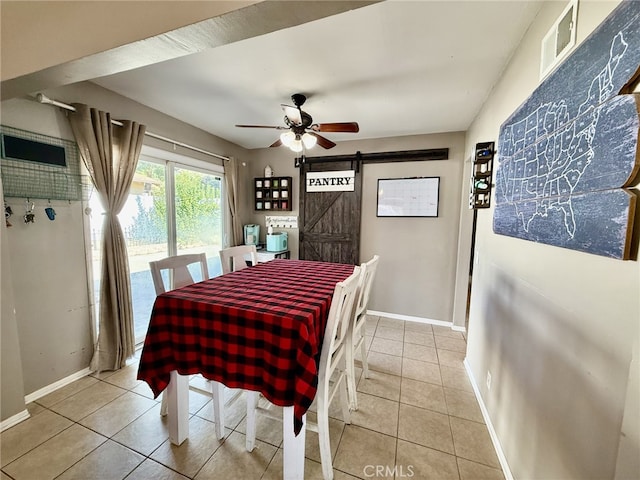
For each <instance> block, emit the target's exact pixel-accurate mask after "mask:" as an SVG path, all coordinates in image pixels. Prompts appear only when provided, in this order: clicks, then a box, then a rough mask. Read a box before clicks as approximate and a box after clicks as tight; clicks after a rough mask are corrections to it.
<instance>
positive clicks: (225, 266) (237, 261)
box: [220, 245, 258, 275]
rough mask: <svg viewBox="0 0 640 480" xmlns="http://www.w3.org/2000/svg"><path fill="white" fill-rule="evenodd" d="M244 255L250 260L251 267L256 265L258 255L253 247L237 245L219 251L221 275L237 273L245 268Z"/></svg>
mask: <svg viewBox="0 0 640 480" xmlns="http://www.w3.org/2000/svg"><path fill="white" fill-rule="evenodd" d="M245 255H249V258H251V260H250V262H251V265H255V264H257V263H258V253H257V250H256V246H255V245H238V246H237V247H229V248H224V249H222V250H220V263H221V264H222V274H223V275H224V274H225V273H230V272H237V271H238V270H242V269H243V268H247V261H246V258H245Z"/></svg>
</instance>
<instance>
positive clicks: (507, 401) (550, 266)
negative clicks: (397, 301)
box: [466, 1, 640, 479]
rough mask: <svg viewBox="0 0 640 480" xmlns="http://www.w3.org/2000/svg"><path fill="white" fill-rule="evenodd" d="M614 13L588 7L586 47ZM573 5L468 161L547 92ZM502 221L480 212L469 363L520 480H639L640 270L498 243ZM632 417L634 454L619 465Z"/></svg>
mask: <svg viewBox="0 0 640 480" xmlns="http://www.w3.org/2000/svg"><path fill="white" fill-rule="evenodd" d="M615 6H616V3H614V2H584V1H583V2H580V7H579V17H578V23H577V28H578V30H577V31H578V37H579V38H578V41H582V40H584V38H585V37H586V36H587V35H588V34H589V33H590V32H591V31H592V30H593V29H594V28H595V27H596V26H597V25H598V24H599V23H600V22H601V21H602V20H603V19H604V18H605V16H606V15H607V14H608V13H609V12H610V11H611V10H613V8H614V7H615ZM563 7H564V4H563V3H560V2H549V3H546V4H545V5H544V7H543V8H542V10H541V12H540V14H539V15H538V18H537V19H536V21H535V23H534V24H533V26H532V27H531V28H530V30H529V31H528V32H527V34H526V36H525V38H524V40H523V43H522V44H521V46H520V47H519V49H518V51H517V53H516V55H515V56H514V58H513V59H512V61H511V63H510V65H509V66H508V68H507V69H506V71H505V73H504V75H503V77H502V78H501V80H500V82H499V83H498V84H497V85H496V87H495V89H494V91H493V93H492V95H491V97H490V98H489V100H488V101H487V103H486V104H485V105H484V106H483V108H482V111H481V113H480V115H479V116H478V117H477V119H476V121H475V122H474V124H473V125H472V127H471V128H470V130H469V131H468V133H467V146H466V151H467V152H469V155H470V152H471V151H472V147H473V145H474V144H475V143H476V142H479V141H485V140H486V139H491V138H494V139H497V137H498V131H499V127H500V124H501V123H502V122H503V121H504V120H505V119H506V118H507V117H508V116H509V115H510V114H511V113H512V112H513V111H514V110H515V109H516V108H517V107H518V106H519V105H520V104H521V103H522V102H523V101H524V100H525V99H526V98H527V97H528V96H529V95H530V94H531V93H532V92H533V90H534V89H535V88H536V87H537V86H538V72H539V47H540V41H541V39H542V37H543V35H544V34H545V33H546V31H547V30H548V29H549V28H550V26H551V24H552V22H553V21H554V20H555V19H556V17H557V16H558V15H559V14H560V12H561V10H562V8H563ZM498 148H499V146H498ZM492 216H493V208H492V209H489V210H481V211H479V212H478V230H477V243H476V260H477V264H476V265H475V267H474V276H473V287H472V296H471V311H470V318H469V337H468V351H467V362H468V364H469V366H470V368H471V371H472V373H473V377H474V379H475V382H476V383H477V385H478V386H479V389H480V392H481V395H482V400H483V402H484V404H485V405H486V407H487V409H488V412H489V415H490V418H491V422H492V424H493V426H494V428H495V431H496V433H497V437H498V439H499V443H500V445H501V447H502V450H503V452H504V454H505V456H506V460H507V462H508V466H509V468H510V471H511V472H512V474H513V476H514V478H540V479H543V478H544V479H546V478H558V479H559V478H562V479H570V478H573V479H587V478H597V479H603V478H613V477H614V476H615V472H616V471H617V470H618V471H620V472H622V471H625V472H634V476H635V477H636V478H637V476H638V474H640V466H639V465H638V455H637V452H638V431H639V426H638V423H637V418H638V413H637V412H638V408H639V405H638V395H637V393H636V394H634V393H631V394H628V391H631V392H637V391H638V378H637V369H638V367H637V356H638V341H637V339H638V335H639V333H640V331H639V324H640V322H639V319H640V305H639V301H638V292H639V291H640V268H639V264H638V262H637V261H620V260H613V259H609V258H604V257H600V256H596V255H589V254H585V253H580V252H576V251H572V250H567V249H562V248H556V247H552V246H548V245H542V244H537V243H534V242H528V241H524V240H519V239H515V238H510V237H506V236H500V235H495V234H494V233H493V231H492ZM636 241H637V240H636ZM634 343H635V346H634ZM632 361H635V365H636V366H635V372H636V373H635V374H633V375H632V374H631V372H630V364H631V362H632ZM488 371H490V372H491V376H492V383H491V389H490V390H489V389H488V388H487V386H486V382H485V379H486V376H487V372H488ZM625 417H626V420H625V423H624V425H625V426H624V438H625V440H624V442H623V443H624V445H623V446H624V449H623V450H621V452H627V453H626V454H624V455H620V458H618V454H619V452H618V450H619V443H620V439H621V437H622V436H623V427H622V425H623V419H625ZM630 451H634V452H635V455H630V454H628V452H630ZM621 478H624V477H621ZM628 478H633V477H628Z"/></svg>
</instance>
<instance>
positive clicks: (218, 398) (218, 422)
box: [211, 381, 225, 440]
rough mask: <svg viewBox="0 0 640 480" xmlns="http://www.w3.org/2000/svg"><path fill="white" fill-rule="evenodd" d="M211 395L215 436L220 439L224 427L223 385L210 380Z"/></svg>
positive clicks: (223, 432)
mask: <svg viewBox="0 0 640 480" xmlns="http://www.w3.org/2000/svg"><path fill="white" fill-rule="evenodd" d="M211 396H212V398H213V420H214V422H215V428H216V437H218V440H222V439H223V438H224V437H225V429H224V385H223V384H222V383H220V382H214V381H211Z"/></svg>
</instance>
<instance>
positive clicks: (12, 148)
mask: <svg viewBox="0 0 640 480" xmlns="http://www.w3.org/2000/svg"><path fill="white" fill-rule="evenodd" d="M2 158H11V159H15V160H29V161H30V162H39V163H45V164H47V165H57V166H59V167H66V166H67V160H66V157H65V152H64V147H60V146H58V145H49V144H47V143H42V142H36V141H34V140H27V139H25V138H18V137H14V136H11V135H2Z"/></svg>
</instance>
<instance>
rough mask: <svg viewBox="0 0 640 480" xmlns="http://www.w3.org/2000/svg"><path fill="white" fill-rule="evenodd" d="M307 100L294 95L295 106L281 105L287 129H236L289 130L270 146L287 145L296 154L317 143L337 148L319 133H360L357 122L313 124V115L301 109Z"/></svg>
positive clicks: (244, 126) (267, 126) (255, 126)
mask: <svg viewBox="0 0 640 480" xmlns="http://www.w3.org/2000/svg"><path fill="white" fill-rule="evenodd" d="M306 100H307V97H306V96H304V95H303V94H301V93H294V94H293V95H291V101H292V102H293V105H295V106H291V105H281V107H282V110H283V111H284V123H285V124H286V127H283V126H271V125H236V127H241V128H274V129H276V130H287V131H286V132H284V133H282V135H280V138H279V139H278V140H276V141H275V142H274V143H273V144H271V145H269V146H270V147H279V146H280V145H286V146H287V147H289V148H290V149H291V150H293V151H294V152H301V151H302V150H303V148H306V149H310V148H312V147H313V146H314V145H315V144H316V143H317V144H318V145H320V146H321V147H322V148H333V147H335V146H336V144H335V143H333V142H332V141H331V140H329V139H328V138H326V137H323V136H322V135H319V134H318V133H317V132H331V133H336V132H345V133H357V132H359V131H360V127H359V126H358V123H357V122H334V123H313V118H312V117H311V115H309V114H308V113H307V112H304V111H303V110H302V108H301V107H302V105H304V102H305V101H306Z"/></svg>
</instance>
